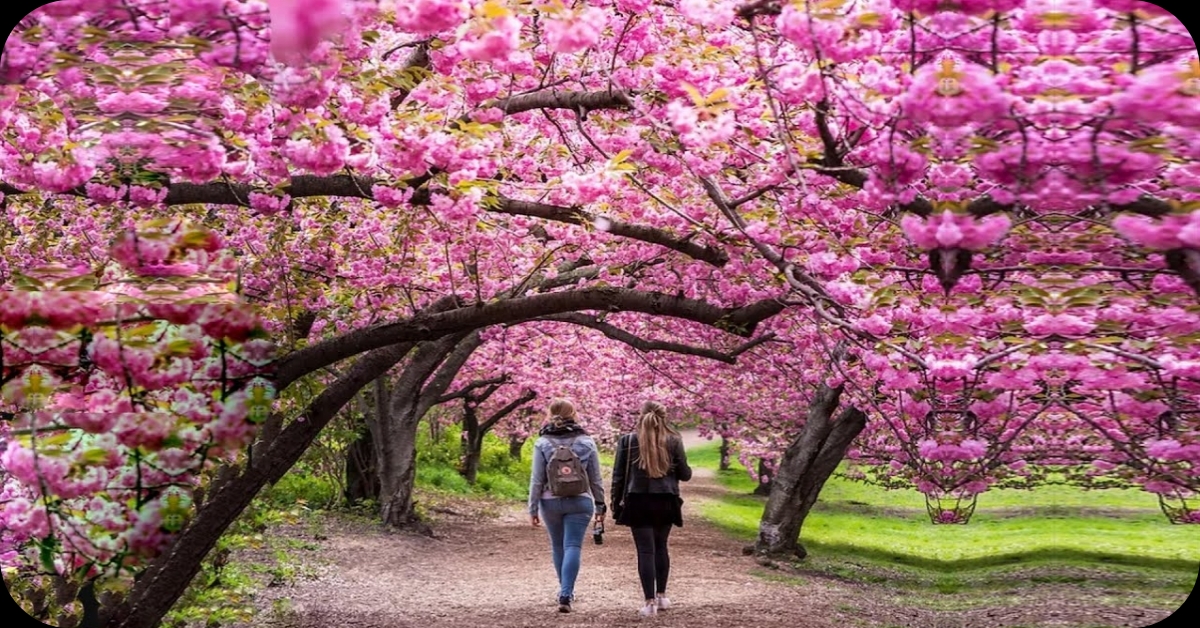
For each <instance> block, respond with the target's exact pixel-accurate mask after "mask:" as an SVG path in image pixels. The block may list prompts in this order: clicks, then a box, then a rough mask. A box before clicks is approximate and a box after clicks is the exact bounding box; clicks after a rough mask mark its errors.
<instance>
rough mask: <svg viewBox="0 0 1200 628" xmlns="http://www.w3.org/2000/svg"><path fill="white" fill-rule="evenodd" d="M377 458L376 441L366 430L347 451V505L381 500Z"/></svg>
mask: <svg viewBox="0 0 1200 628" xmlns="http://www.w3.org/2000/svg"><path fill="white" fill-rule="evenodd" d="M377 465H378V461H377V460H376V458H375V439H374V438H372V437H371V431H370V430H369V429H368V430H364V431H363V432H362V433H361V434H359V436H358V438H357V439H356V440H355V441H354V442H352V443H350V447H349V448H348V449H347V450H346V503H347V504H356V503H358V502H361V501H363V500H367V499H376V500H377V499H379V471H378V470H377V469H376V466H377Z"/></svg>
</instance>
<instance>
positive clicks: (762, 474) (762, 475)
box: [754, 458, 771, 495]
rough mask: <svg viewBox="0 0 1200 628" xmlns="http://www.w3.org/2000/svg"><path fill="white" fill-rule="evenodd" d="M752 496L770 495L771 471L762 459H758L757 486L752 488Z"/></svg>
mask: <svg viewBox="0 0 1200 628" xmlns="http://www.w3.org/2000/svg"><path fill="white" fill-rule="evenodd" d="M754 494H755V495H770V494H771V469H770V468H768V467H767V463H766V461H764V460H763V459H762V458H759V459H758V486H756V487H754Z"/></svg>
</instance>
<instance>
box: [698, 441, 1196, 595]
mask: <svg viewBox="0 0 1200 628" xmlns="http://www.w3.org/2000/svg"><path fill="white" fill-rule="evenodd" d="M688 458H689V461H691V462H692V464H693V466H697V467H701V468H708V469H712V470H714V471H715V472H716V478H717V481H718V482H719V483H720V484H721V485H722V486H723V487H725V488H727V489H729V491H730V494H729V495H727V496H724V497H719V498H713V499H708V500H706V502H705V503H704V504H703V505H702V509H701V511H702V513H703V515H704V517H705V518H707V519H709V520H710V521H712V522H713V523H715V524H716V525H717V526H719V527H721V528H722V529H725V530H726V531H728V532H730V533H732V534H733V535H735V536H737V537H738V538H741V539H744V540H746V541H752V540H753V539H754V538H755V537H756V535H757V532H758V523H759V518H760V516H761V514H762V509H763V504H764V503H765V498H762V497H756V496H753V495H751V494H750V493H751V492H752V491H753V490H754V488H755V486H756V483H755V482H754V480H752V479H751V478H750V477H749V476H748V474H747V473H746V471H745V469H744V468H743V467H741V465H738V464H737V463H736V462H734V463H733V465H732V467H733V468H731V469H730V470H728V471H716V468H717V466H718V452H717V445H716V444H715V443H714V444H712V445H705V446H701V447H697V448H695V449H693V450H691V451H689V452H688ZM801 538H802V541H803V543H804V546H805V548H806V549H807V550H808V558H807V559H805V560H804V561H801V562H798V563H794V564H793V565H786V566H783V567H785V569H783V570H782V571H776V570H772V569H768V570H764V572H765V573H766V574H768V577H773V578H776V579H784V580H786V579H789V578H800V579H803V578H812V577H816V578H835V579H838V580H847V581H853V582H862V583H870V584H878V585H883V586H886V587H888V588H890V589H892V590H894V591H895V592H896V596H897V599H896V601H897V602H898V603H901V604H907V605H913V606H919V607H923V608H928V609H932V610H947V611H951V610H964V609H970V608H980V607H994V606H1004V605H1011V604H1021V603H1022V602H1021V600H1022V595H1021V594H1022V592H1028V591H1032V590H1034V589H1040V590H1042V591H1043V593H1044V592H1045V591H1049V590H1056V589H1063V590H1069V591H1070V595H1072V596H1079V595H1086V596H1088V597H1089V598H1090V599H1095V600H1096V603H1097V604H1105V605H1112V606H1137V607H1152V608H1168V609H1172V610H1173V609H1176V608H1178V607H1179V606H1180V604H1181V603H1182V602H1183V600H1185V599H1186V598H1187V596H1188V595H1189V593H1190V592H1191V590H1192V588H1193V587H1194V586H1195V584H1196V580H1197V571H1198V566H1200V535H1197V534H1196V530H1194V529H1192V528H1191V527H1188V526H1178V525H1171V524H1169V523H1168V522H1167V521H1166V519H1165V518H1164V517H1163V515H1162V514H1161V512H1159V510H1158V508H1157V502H1156V501H1155V499H1154V497H1153V496H1152V495H1149V494H1147V493H1144V492H1139V491H1115V490H1114V491H1084V490H1081V489H1074V488H1071V487H1051V488H1049V489H1044V490H1034V491H994V492H988V493H985V494H983V495H981V496H980V500H979V505H978V507H977V509H976V511H975V515H974V517H973V518H972V519H971V522H970V523H969V524H967V525H960V526H934V525H932V524H930V523H929V519H928V516H927V515H926V513H925V510H924V500H923V498H922V497H921V495H920V494H919V493H917V492H916V491H896V490H891V491H889V490H885V489H882V488H879V487H875V486H868V485H864V484H862V483H859V482H854V481H851V480H847V479H845V478H840V477H834V478H831V479H830V481H829V483H828V484H827V485H826V487H825V489H824V490H823V491H822V493H821V499H820V501H819V502H818V504H817V505H816V506H815V507H814V508H813V512H812V513H811V514H810V516H809V518H808V520H807V521H806V522H805V525H804V530H803V532H802V535H801ZM771 566H772V567H774V568H776V569H778V568H779V567H780V565H778V564H772V565H771Z"/></svg>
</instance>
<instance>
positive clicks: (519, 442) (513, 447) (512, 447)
mask: <svg viewBox="0 0 1200 628" xmlns="http://www.w3.org/2000/svg"><path fill="white" fill-rule="evenodd" d="M524 448H525V439H524V438H521V437H519V436H509V437H508V455H509V456H512V459H513V460H520V459H521V450H522V449H524Z"/></svg>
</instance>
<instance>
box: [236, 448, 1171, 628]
mask: <svg viewBox="0 0 1200 628" xmlns="http://www.w3.org/2000/svg"><path fill="white" fill-rule="evenodd" d="M684 436H685V442H686V444H687V445H688V446H689V447H692V446H695V445H698V444H703V443H704V442H705V441H704V440H703V439H701V438H699V437H698V436H697V434H696V433H695V432H688V433H685V435H684ZM713 476H714V474H713V472H712V471H709V470H705V469H697V470H696V473H695V476H694V477H693V479H692V481H691V482H688V483H687V484H686V485H685V486H684V498H685V500H686V501H685V505H684V521H685V527H684V528H682V529H679V528H676V529H675V530H674V531H673V532H672V535H671V583H670V586H669V589H668V593H669V594H670V597H671V599H672V601H673V602H674V603H675V608H674V609H672V610H670V611H668V612H666V613H662V614H660V615H659V616H658V617H657V618H654V619H650V620H639V618H638V617H637V608H638V606H639V605H640V598H641V589H640V587H639V585H638V581H637V569H636V558H635V554H634V548H633V542H632V540H631V539H630V536H629V531H628V529H626V528H621V527H617V526H615V525H614V524H612V523H611V520H610V521H609V526H608V534H606V536H605V543H604V545H602V546H596V545H594V544H593V543H592V541H591V539H590V538H588V539H587V540H585V544H584V550H583V569H582V571H581V573H580V576H579V581H578V584H577V586H576V603H575V611H574V612H573V613H570V614H568V615H563V614H560V613H558V612H557V609H556V601H555V595H556V593H557V588H558V587H557V582H556V580H555V578H554V569H553V567H552V565H551V562H550V550H549V543H548V540H547V537H546V532H545V530H543V529H541V528H533V527H531V526H530V525H529V520H528V518H527V516H526V515H525V511H524V508H523V507H521V506H520V505H516V504H512V503H505V504H504V505H503V506H502V507H500V510H501V512H500V513H499V516H497V514H496V512H495V511H493V512H490V513H485V512H481V511H480V508H481V506H480V503H479V502H478V501H470V500H465V499H463V500H460V501H458V502H453V501H452V502H449V503H447V504H443V505H442V506H448V507H433V510H434V513H435V517H436V519H435V522H434V524H435V525H434V527H435V529H436V531H437V535H436V537H435V538H429V537H424V536H418V535H414V534H409V533H396V532H389V531H386V530H384V529H382V528H381V527H380V526H378V525H375V524H373V523H365V522H364V523H354V522H351V521H349V520H347V519H346V518H330V519H329V520H328V521H325V522H324V524H323V526H322V527H323V528H324V530H323V531H322V533H321V534H319V535H315V536H314V533H313V529H312V528H310V527H306V526H303V525H301V526H290V527H288V526H285V527H283V528H280V529H277V530H273V532H272V533H273V534H275V535H277V536H279V537H294V538H295V539H296V540H301V541H303V542H304V544H305V545H308V546H309V549H310V550H311V551H310V552H307V553H306V556H307V557H308V558H307V559H306V562H308V561H312V562H311V563H309V564H310V566H314V569H312V571H311V573H309V574H308V575H309V576H311V577H305V578H298V579H294V580H292V581H291V583H290V584H286V585H284V586H272V587H268V588H266V589H265V590H263V591H261V593H260V594H259V595H258V596H257V598H256V604H257V605H258V606H259V610H260V614H259V616H258V617H257V618H255V620H254V621H253V624H251V625H252V626H253V627H254V628H262V627H264V626H265V627H270V628H325V627H327V626H339V627H341V628H410V627H411V628H450V627H455V628H459V627H462V628H467V627H472V628H473V627H476V626H478V627H485V628H516V627H522V628H544V627H551V626H553V627H555V628H568V627H583V626H610V627H620V626H636V625H645V626H679V627H683V626H686V627H688V628H743V627H745V628H835V627H836V628H885V627H886V628H899V627H905V628H968V627H970V628H976V627H979V628H982V627H985V626H987V627H1001V626H1010V627H1013V628H1016V627H1018V626H1024V627H1029V626H1038V627H1046V628H1050V627H1055V628H1061V627H1064V626H1139V625H1148V624H1152V623H1154V621H1156V620H1158V619H1161V618H1163V617H1165V616H1166V615H1168V614H1169V613H1166V612H1163V611H1155V610H1151V609H1138V608H1116V607H1108V606H1096V605H1094V604H1092V603H1091V602H1092V601H1094V600H1091V599H1090V598H1088V597H1086V596H1083V597H1081V596H1080V593H1081V592H1080V591H1078V590H1074V589H1072V588H1071V587H1070V586H1066V585H1044V586H1040V587H1038V588H1037V590H1036V591H1030V590H1017V589H1014V590H1013V591H1011V592H1010V593H1009V595H1014V596H1018V597H1016V598H1014V601H1015V602H1016V603H1013V604H1004V605H1002V606H998V607H995V608H975V609H971V610H963V611H934V610H931V609H920V610H918V609H917V608H915V607H913V606H912V605H909V604H905V603H903V599H902V598H903V596H900V595H898V594H897V592H896V591H891V590H889V589H887V588H886V587H880V586H877V585H869V584H865V583H859V582H849V581H842V580H836V579H831V578H829V577H821V576H818V575H814V574H813V573H804V574H803V575H802V576H801V577H799V578H797V577H795V576H786V575H784V573H783V572H781V571H771V570H770V569H767V568H764V567H761V566H759V565H758V563H757V562H756V560H755V559H754V558H750V557H746V556H744V555H743V554H742V544H741V543H740V542H738V541H736V540H733V539H731V538H730V537H729V536H728V535H725V534H723V533H721V532H719V531H718V530H716V529H715V528H714V527H712V526H711V525H708V524H707V523H705V522H704V521H702V520H701V519H700V517H699V511H700V507H701V505H702V504H703V503H704V500H705V499H711V498H713V497H715V496H718V495H723V494H725V489H723V488H721V487H720V486H719V485H717V483H716V481H715V478H714V477H713ZM426 506H429V504H426ZM323 521H324V520H323ZM314 538H315V539H316V540H317V541H318V543H317V544H315V546H314V544H313V543H312V541H313V540H314ZM313 547H316V549H312V548H313ZM1093 595H1094V593H1093Z"/></svg>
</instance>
